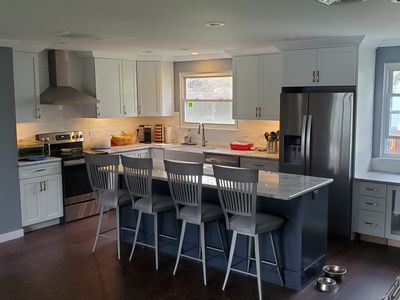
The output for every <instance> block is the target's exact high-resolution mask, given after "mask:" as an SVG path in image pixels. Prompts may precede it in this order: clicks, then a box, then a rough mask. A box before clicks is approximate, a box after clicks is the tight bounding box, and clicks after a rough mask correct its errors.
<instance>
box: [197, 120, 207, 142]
mask: <svg viewBox="0 0 400 300" xmlns="http://www.w3.org/2000/svg"><path fill="white" fill-rule="evenodd" d="M200 129H202V132H201V145H202V146H203V147H205V146H206V143H207V141H206V131H205V129H204V123H200V124H199V130H198V131H197V134H200Z"/></svg>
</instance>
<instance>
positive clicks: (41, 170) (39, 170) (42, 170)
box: [35, 169, 46, 172]
mask: <svg viewBox="0 0 400 300" xmlns="http://www.w3.org/2000/svg"><path fill="white" fill-rule="evenodd" d="M44 171H46V169H37V170H35V172H44Z"/></svg>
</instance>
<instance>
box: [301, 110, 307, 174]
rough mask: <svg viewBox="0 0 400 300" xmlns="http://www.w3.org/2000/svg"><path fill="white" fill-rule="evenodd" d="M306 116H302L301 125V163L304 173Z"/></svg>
mask: <svg viewBox="0 0 400 300" xmlns="http://www.w3.org/2000/svg"><path fill="white" fill-rule="evenodd" d="M306 133H307V115H304V116H303V122H302V125H301V161H302V162H303V163H304V171H305V161H306V143H307V137H306Z"/></svg>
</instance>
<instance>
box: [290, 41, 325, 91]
mask: <svg viewBox="0 0 400 300" xmlns="http://www.w3.org/2000/svg"><path fill="white" fill-rule="evenodd" d="M317 53H318V50H317V49H307V50H294V51H285V52H284V54H283V85H284V86H287V87H288V86H313V85H315V75H316V74H315V73H316V70H317Z"/></svg>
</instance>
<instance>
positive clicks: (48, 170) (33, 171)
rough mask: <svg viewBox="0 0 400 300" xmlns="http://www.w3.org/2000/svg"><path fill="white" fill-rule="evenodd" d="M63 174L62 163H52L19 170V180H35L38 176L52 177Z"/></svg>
mask: <svg viewBox="0 0 400 300" xmlns="http://www.w3.org/2000/svg"><path fill="white" fill-rule="evenodd" d="M59 173H61V163H60V162H52V163H44V164H37V165H31V166H26V167H20V168H19V179H26V178H33V177H38V176H45V175H52V174H59Z"/></svg>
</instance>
